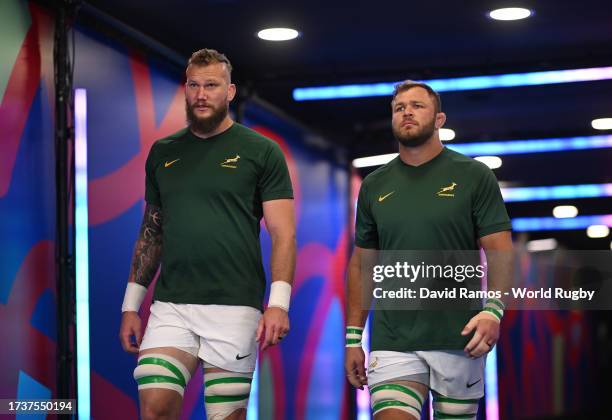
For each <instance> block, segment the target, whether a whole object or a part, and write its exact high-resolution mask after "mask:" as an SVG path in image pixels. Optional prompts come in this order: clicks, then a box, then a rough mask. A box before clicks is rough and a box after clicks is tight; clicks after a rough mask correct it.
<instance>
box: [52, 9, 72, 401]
mask: <svg viewBox="0 0 612 420" xmlns="http://www.w3.org/2000/svg"><path fill="white" fill-rule="evenodd" d="M69 9H70V2H69V1H60V2H58V6H57V11H56V17H55V37H54V38H55V39H54V49H53V62H54V75H55V152H56V197H57V203H56V209H57V215H56V218H57V237H56V274H57V332H58V333H57V371H56V375H57V383H56V385H57V389H56V393H57V396H56V398H75V389H76V387H75V378H76V371H75V366H76V365H75V357H74V346H75V336H74V332H75V328H74V326H75V325H74V324H75V296H74V288H75V271H74V264H73V255H74V252H73V249H74V240H72V234H71V232H72V230H73V228H72V226H71V223H70V218H71V215H73V214H74V202H73V200H72V196H71V191H72V190H73V189H72V185H73V184H74V183H73V173H74V170H73V166H74V159H73V154H74V147H73V142H72V138H73V130H72V127H73V125H72V112H71V110H72V72H71V66H70V59H69V53H68V30H69V19H68V12H69Z"/></svg>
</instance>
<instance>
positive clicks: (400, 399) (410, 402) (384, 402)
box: [370, 383, 424, 419]
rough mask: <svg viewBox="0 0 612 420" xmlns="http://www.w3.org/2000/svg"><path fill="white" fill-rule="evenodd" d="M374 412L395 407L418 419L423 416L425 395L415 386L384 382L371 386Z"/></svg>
mask: <svg viewBox="0 0 612 420" xmlns="http://www.w3.org/2000/svg"><path fill="white" fill-rule="evenodd" d="M370 394H371V397H370V398H371V404H372V412H373V414H374V415H376V414H378V413H379V412H381V411H382V410H385V409H389V408H394V409H397V410H401V411H404V412H406V413H408V414H410V415H412V416H414V417H416V418H417V419H420V418H421V407H422V406H423V399H424V398H423V396H422V395H421V394H420V393H419V392H418V391H417V390H416V389H414V388H412V387H410V386H406V385H400V384H394V383H383V384H380V385H376V386H373V387H372V388H370Z"/></svg>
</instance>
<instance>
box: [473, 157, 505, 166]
mask: <svg viewBox="0 0 612 420" xmlns="http://www.w3.org/2000/svg"><path fill="white" fill-rule="evenodd" d="M474 159H476V160H478V161H480V162H482V163H484V164H485V165H487V166H488V167H489V168H491V169H497V168H499V167H500V166H502V160H501V158H500V157H498V156H476V157H475V158H474Z"/></svg>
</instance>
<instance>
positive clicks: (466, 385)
mask: <svg viewBox="0 0 612 420" xmlns="http://www.w3.org/2000/svg"><path fill="white" fill-rule="evenodd" d="M481 379H482V378H481ZM478 382H480V379H479V380H477V381H476V382H472V383H469V382H468V383H467V384H465V387H466V388H471V387H473V386H474V385H476V384H477V383H478Z"/></svg>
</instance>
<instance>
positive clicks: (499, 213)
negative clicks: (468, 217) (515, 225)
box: [472, 167, 512, 238]
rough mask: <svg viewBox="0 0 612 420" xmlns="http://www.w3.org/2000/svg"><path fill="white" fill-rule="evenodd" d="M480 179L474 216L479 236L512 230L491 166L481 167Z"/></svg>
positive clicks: (473, 211)
mask: <svg viewBox="0 0 612 420" xmlns="http://www.w3.org/2000/svg"><path fill="white" fill-rule="evenodd" d="M480 172H481V173H480V181H479V182H478V183H477V184H476V185H477V187H476V190H475V191H474V197H473V207H472V218H473V220H474V225H475V226H476V233H477V235H478V237H479V238H482V237H483V236H486V235H490V234H492V233H496V232H501V231H504V230H511V229H512V223H511V222H510V218H509V217H508V212H507V211H506V206H505V204H504V199H503V198H502V195H501V191H500V189H499V184H498V183H497V178H495V174H493V171H491V170H490V169H489V168H487V167H484V168H481V169H480Z"/></svg>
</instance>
